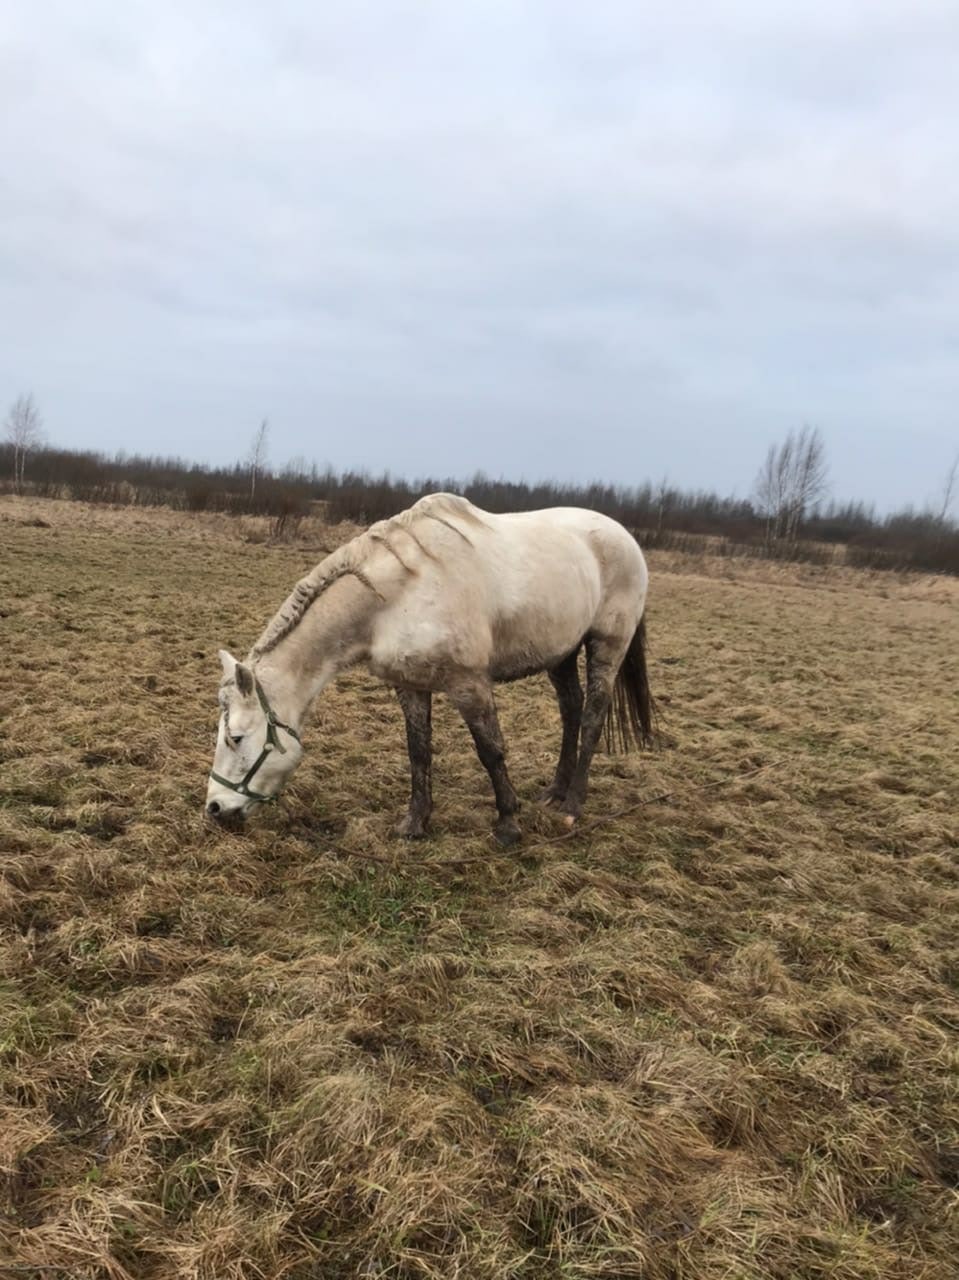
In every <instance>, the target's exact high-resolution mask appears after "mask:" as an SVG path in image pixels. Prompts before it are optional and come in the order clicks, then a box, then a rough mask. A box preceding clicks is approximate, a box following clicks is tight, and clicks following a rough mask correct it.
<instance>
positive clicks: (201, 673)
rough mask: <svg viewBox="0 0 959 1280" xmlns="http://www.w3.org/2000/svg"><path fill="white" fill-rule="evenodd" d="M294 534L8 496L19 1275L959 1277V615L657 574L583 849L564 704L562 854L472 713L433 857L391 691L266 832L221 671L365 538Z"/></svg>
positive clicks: (541, 745) (345, 732)
mask: <svg viewBox="0 0 959 1280" xmlns="http://www.w3.org/2000/svg"><path fill="white" fill-rule="evenodd" d="M264 536H265V530H264V529H263V528H262V527H260V526H259V525H258V524H257V522H255V521H245V522H243V521H239V522H238V521H231V520H228V519H225V518H216V517H200V516H197V517H187V516H182V515H176V514H174V513H171V512H166V511H156V512H144V511H129V510H127V511H111V510H104V511H99V510H96V509H92V508H87V507H84V506H82V505H80V504H68V503H59V502H38V501H34V502H31V501H28V500H17V499H14V498H9V497H7V498H3V499H0V548H2V551H0V635H2V637H3V657H4V665H3V676H2V679H0V717H2V719H0V724H2V731H0V734H2V736H0V873H2V874H0V1276H6V1275H8V1274H9V1275H11V1276H19V1277H24V1276H26V1277H30V1278H31V1280H34V1278H35V1280H50V1278H51V1277H61V1276H62V1277H66V1276H70V1277H81V1278H84V1277H112V1278H117V1277H137V1278H140V1277H142V1278H144V1280H166V1278H172V1277H197V1278H201V1277H202V1278H203V1280H234V1278H236V1280H239V1278H240V1277H243V1278H244V1280H246V1278H250V1280H252V1278H253V1277H264V1278H266V1277H278V1276H284V1277H288V1278H289V1280H308V1278H310V1280H334V1278H340V1277H348V1276H362V1277H383V1278H384V1280H385V1278H386V1277H397V1278H404V1280H405V1278H411V1277H436V1278H437V1280H439V1278H442V1280H451V1278H452V1280H455V1278H461V1280H471V1278H473V1277H477V1278H483V1280H504V1278H505V1277H513V1278H515V1280H546V1278H553V1277H557V1278H558V1277H565V1278H579V1277H609V1278H615V1277H648V1278H649V1280H720V1278H722V1280H759V1278H761V1277H776V1278H777V1280H806V1278H808V1280H812V1278H814V1277H815V1278H818V1277H834V1278H837V1280H864V1278H866V1277H869V1278H874V1280H880V1278H881V1280H898V1278H902V1280H920V1277H922V1278H927V1280H933V1278H934V1277H935V1278H937V1280H938V1278H939V1277H942V1278H943V1280H945V1277H947V1276H952V1275H954V1274H955V1271H954V1265H955V1258H956V1256H957V1254H959V1231H957V1226H959V1224H957V1221H956V1205H957V1199H956V1187H957V1181H959V1139H957V1133H956V1124H955V1122H956V1093H955V1090H956V1079H957V1073H956V1066H957V1036H956V1031H957V1022H959V1001H957V994H956V982H957V975H959V961H957V936H956V921H957V913H956V905H957V881H959V866H957V860H956V848H957V811H959V699H957V697H956V674H957V665H956V639H957V635H959V628H957V620H959V584H956V583H955V582H953V581H949V580H944V579H931V578H928V579H922V578H900V577H895V576H891V575H887V576H882V575H872V576H867V575H865V574H861V575H857V574H854V573H852V572H850V571H848V570H841V569H824V568H812V567H782V566H772V565H763V564H758V563H745V562H741V561H737V562H734V563H729V562H725V561H723V560H721V559H718V558H713V559H708V560H707V559H692V558H683V557H681V556H678V555H669V554H666V553H663V554H662V555H661V556H652V557H651V558H650V567H651V575H652V581H651V597H650V605H649V628H650V638H651V675H652V682H653V687H654V691H655V692H656V693H657V694H658V695H659V698H660V702H661V710H662V730H663V738H664V741H663V745H662V746H661V747H660V749H659V750H657V751H655V752H653V753H649V754H643V755H633V756H607V755H603V754H601V755H599V756H597V760H596V764H595V766H594V770H593V777H594V783H593V789H592V792H591V795H590V798H589V802H588V807H587V810H586V813H585V815H584V820H583V823H582V825H581V827H580V829H579V830H577V831H575V832H574V833H573V836H572V838H569V839H565V840H562V839H559V840H558V839H555V837H557V836H558V835H560V834H561V830H562V829H561V828H560V826H559V820H558V819H557V818H556V817H554V816H552V815H551V814H550V813H548V812H545V811H540V810H539V809H538V808H537V806H536V804H535V801H534V797H535V795H536V793H537V791H538V790H539V788H540V787H541V786H542V785H543V784H544V783H545V782H546V781H548V779H549V776H550V774H551V770H552V766H553V762H554V758H555V753H556V751H557V748H558V743H559V719H558V714H557V712H556V710H555V706H554V703H553V701H552V694H551V690H550V688H549V685H548V683H547V682H546V680H545V679H542V678H541V679H536V680H531V681H527V682H525V683H522V684H518V685H515V686H511V687H509V688H507V689H504V690H503V691H502V694H501V698H500V703H501V709H502V720H503V725H504V730H505V733H506V737H507V741H508V744H509V747H510V760H511V768H512V773H513V778H514V781H515V783H516V785H517V788H518V790H519V791H520V793H521V795H522V797H523V800H524V811H523V818H524V823H525V832H526V835H525V844H524V846H523V848H521V849H520V850H519V851H518V852H515V851H510V852H504V851H502V850H500V849H499V848H498V847H497V846H496V845H495V844H494V843H493V842H492V841H491V839H490V836H489V829H490V825H491V821H492V817H493V809H492V801H491V796H490V794H489V788H488V784H487V781H486V778H485V775H484V774H483V773H482V771H481V768H480V766H479V764H478V763H477V761H476V759H475V756H474V753H473V751H472V748H471V745H470V744H469V740H468V737H467V734H466V732H465V730H464V729H463V727H462V726H461V725H460V724H459V723H458V722H457V720H456V718H455V716H454V715H453V713H452V712H451V711H450V709H449V708H448V707H445V706H442V705H441V706H440V707H439V708H438V710H437V749H438V756H437V763H436V778H435V786H436V798H437V809H436V814H435V828H436V834H435V838H434V839H433V840H432V841H431V842H429V843H427V844H418V845H405V844H398V843H396V842H395V841H394V840H393V839H392V838H391V835H390V832H391V829H392V826H393V824H394V822H395V821H396V819H397V817H398V816H399V815H400V814H401V812H402V811H403V809H404V806H405V800H406V790H407V769H406V760H405V750H404V745H403V732H402V720H401V716H400V714H399V711H398V708H397V707H396V706H395V705H394V702H393V700H392V698H391V696H390V695H389V694H388V693H387V692H386V691H385V690H384V689H382V688H381V687H379V686H378V685H377V684H376V682H375V681H373V680H371V679H369V678H368V677H367V676H366V675H364V674H361V673H356V674H353V675H351V676H349V677H347V678H345V679H344V680H342V681H341V682H340V684H339V685H338V686H337V687H336V688H335V689H334V690H333V691H332V692H330V693H329V695H328V696H327V697H325V698H324V701H323V705H322V707H321V709H320V712H319V715H318V717H317V719H316V721H315V723H314V725H313V726H312V727H311V728H310V729H309V731H308V733H307V735H306V743H307V748H308V754H307V757H306V760H305V762H304V764H303V765H302V766H301V769H300V771H299V773H298V774H297V776H296V778H295V781H294V783H293V785H292V786H291V787H290V790H289V792H288V794H287V796H286V797H285V799H284V800H283V802H282V803H281V804H280V805H278V806H277V807H275V808H271V809H269V810H265V811H263V812H261V813H259V814H258V815H257V817H256V819H255V821H253V823H252V824H251V825H250V827H249V829H248V831H247V832H246V833H242V834H240V833H238V834H233V833H226V832H221V831H217V830H213V829H211V828H210V827H209V826H207V825H206V824H205V822H204V821H203V819H202V801H203V797H204V790H205V786H206V774H207V771H208V769H209V767H210V763H211V759H212V743H213V735H214V724H215V717H216V697H215V694H216V685H217V681H218V676H219V668H218V662H217V658H216V650H217V648H218V647H219V646H221V645H222V646H226V647H228V648H230V649H232V650H233V651H235V652H243V651H245V649H246V647H247V645H248V644H249V643H250V642H251V641H252V640H253V639H254V638H255V636H256V635H257V634H258V632H259V631H260V629H261V627H262V625H263V624H264V623H265V621H266V620H267V618H268V617H269V616H270V614H271V613H272V611H273V610H274V608H275V607H276V606H277V605H278V604H279V602H280V600H281V599H282V598H283V597H284V596H285V594H286V592H287V590H288V589H289V587H290V586H291V585H292V583H293V581H294V580H295V579H296V578H297V577H298V576H299V575H300V574H301V573H302V572H303V571H304V570H306V569H307V568H309V567H310V565H311V564H312V563H313V562H314V561H315V560H316V559H318V558H319V557H320V555H321V554H322V552H323V550H324V549H328V548H332V547H333V546H334V545H336V544H337V542H338V541H340V540H341V539H342V537H343V536H344V531H343V530H336V529H328V528H326V527H325V526H323V525H322V524H318V523H317V524H313V525H311V524H309V523H307V524H306V525H304V526H303V527H302V528H301V530H300V533H299V540H298V542H297V543H295V544H287V545H283V546H274V545H269V543H267V542H266V541H264ZM643 800H646V801H647V803H645V804H640V803H639V802H640V801H643ZM623 810H626V812H622V811H623ZM617 815H618V816H617ZM594 822H599V825H595V826H592V825H590V824H591V823H594Z"/></svg>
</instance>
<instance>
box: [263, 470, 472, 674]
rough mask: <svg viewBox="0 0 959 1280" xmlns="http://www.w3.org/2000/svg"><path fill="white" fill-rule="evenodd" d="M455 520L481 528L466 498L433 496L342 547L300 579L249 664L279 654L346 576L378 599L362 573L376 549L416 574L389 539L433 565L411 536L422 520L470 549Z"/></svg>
mask: <svg viewBox="0 0 959 1280" xmlns="http://www.w3.org/2000/svg"><path fill="white" fill-rule="evenodd" d="M451 516H457V517H459V519H460V520H465V521H466V522H467V523H472V524H474V525H477V524H482V523H483V521H482V520H481V519H480V517H479V513H478V512H477V509H476V508H475V507H474V506H473V505H472V503H470V502H468V501H467V500H466V498H461V497H460V496H459V495H458V494H454V493H432V494H429V495H428V496H427V497H425V498H421V499H420V500H419V502H416V503H414V505H413V506H412V507H410V508H408V510H406V511H401V512H400V513H399V515H395V516H392V517H391V518H390V519H389V520H380V521H378V522H377V523H376V524H374V525H371V526H370V528H369V529H367V530H366V531H365V532H364V533H360V534H358V535H357V536H356V537H355V538H352V539H351V540H350V541H349V542H346V543H344V544H343V546H342V547H339V548H338V549H337V550H336V551H334V552H332V553H331V554H330V555H328V556H327V557H326V559H325V560H321V561H320V563H319V564H318V565H317V566H316V568H314V569H311V570H310V572H309V573H308V574H307V575H306V577H305V578H301V579H300V581H299V582H298V583H297V584H296V586H295V587H294V588H293V590H292V591H291V593H290V594H289V596H287V598H286V600H284V602H283V604H282V605H281V606H280V609H279V611H278V612H277V613H276V614H274V616H273V617H272V618H271V620H270V621H269V623H268V624H267V627H266V630H265V631H264V632H263V634H262V635H261V636H260V638H259V640H257V642H256V644H255V645H254V646H253V648H252V649H251V650H250V653H249V661H256V659H257V658H262V657H263V656H264V654H267V653H269V652H270V651H271V650H272V649H275V648H276V646H277V645H278V644H279V643H280V641H281V640H283V639H284V638H285V637H286V636H288V635H289V634H290V632H291V631H293V630H295V629H296V627H297V626H299V624H300V622H301V621H302V620H303V618H304V616H305V615H306V612H307V610H308V609H309V608H310V606H311V605H312V604H313V603H314V602H315V601H316V600H317V599H319V597H320V596H321V595H322V594H323V593H324V592H325V591H327V590H329V588H330V587H331V586H332V585H333V583H334V582H337V581H338V580H339V579H340V578H344V577H347V576H352V577H354V578H358V579H359V581H360V582H362V583H363V585H364V586H366V587H368V588H369V589H370V590H371V591H373V592H374V593H375V594H377V595H379V592H378V591H377V590H376V587H375V586H374V585H373V583H372V582H371V581H370V580H369V578H368V577H367V576H366V574H365V573H364V566H365V564H366V563H367V561H368V560H369V558H370V556H371V555H372V553H373V551H374V550H375V549H376V548H377V547H384V548H385V549H386V550H387V551H389V552H391V553H392V555H393V556H395V558H396V559H397V560H398V561H399V563H400V564H401V565H402V566H403V568H404V569H405V570H406V572H407V573H414V572H415V570H414V569H411V568H410V566H409V565H408V564H407V563H406V561H405V560H404V559H403V557H402V556H401V555H400V553H399V551H398V550H397V548H396V547H395V546H394V545H393V542H392V540H391V539H392V536H393V535H394V534H396V533H400V532H402V533H405V534H406V535H407V536H408V537H409V538H411V539H412V541H413V542H414V543H415V544H416V546H417V547H418V548H419V550H420V551H421V552H422V553H423V554H424V555H426V556H428V557H429V558H430V559H434V558H435V557H434V556H433V554H432V552H430V551H428V550H427V548H426V547H424V546H423V543H422V542H421V541H420V540H419V538H418V537H417V536H416V534H415V532H414V531H413V528H412V526H413V524H414V523H415V522H416V521H417V520H418V519H430V520H436V521H438V522H439V523H440V524H443V525H445V526H446V527H447V528H448V529H452V530H453V532H454V533H457V534H459V536H460V537H461V538H462V539H463V540H464V541H465V542H466V543H470V539H469V537H468V536H467V534H466V533H464V531H463V530H462V529H460V528H458V527H457V525H455V524H453V523H452V522H451V520H450V517H451ZM470 545H471V544H470Z"/></svg>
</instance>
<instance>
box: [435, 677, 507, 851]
mask: <svg viewBox="0 0 959 1280" xmlns="http://www.w3.org/2000/svg"><path fill="white" fill-rule="evenodd" d="M450 697H451V699H452V701H453V704H454V706H455V707H456V709H457V710H458V711H459V713H460V715H461V716H462V717H463V719H464V720H465V721H466V727H467V728H468V729H469V731H470V733H471V734H472V736H473V741H474V743H475V744H476V753H477V755H478V756H479V758H480V760H482V762H483V765H484V767H485V769H486V772H487V773H488V774H489V776H490V781H491V782H492V784H493V791H494V792H495V793H496V809H497V812H498V813H499V817H498V819H497V820H496V824H495V825H494V827H493V833H494V834H495V836H496V839H497V840H498V841H499V842H500V844H502V845H506V846H509V845H512V844H516V842H517V841H518V840H519V838H520V829H519V824H518V823H517V821H516V818H515V816H514V815H515V814H516V813H517V811H518V810H519V800H518V799H517V796H516V792H515V791H514V790H513V784H512V783H511V782H510V780H509V774H508V773H507V772H506V755H505V748H504V746H503V735H502V734H501V733H500V727H499V719H498V718H497V715H496V704H495V702H494V701H493V691H492V689H491V688H490V687H489V685H488V684H475V685H471V686H470V687H469V688H467V689H457V690H456V691H453V692H451V693H450Z"/></svg>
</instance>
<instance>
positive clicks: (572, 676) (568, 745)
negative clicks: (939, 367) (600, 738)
mask: <svg viewBox="0 0 959 1280" xmlns="http://www.w3.org/2000/svg"><path fill="white" fill-rule="evenodd" d="M578 657H579V650H577V651H576V652H575V653H571V654H570V655H569V657H568V658H564V659H563V661H562V662H561V663H560V664H559V666H557V667H554V668H553V670H552V671H549V672H547V674H548V676H549V678H550V680H551V681H552V683H553V688H554V689H555V690H556V699H557V701H558V702H559V712H560V715H561V716H562V717H563V744H562V746H561V747H560V749H559V762H558V763H557V765H556V775H555V777H554V778H553V781H552V783H551V784H550V785H549V786H548V787H547V788H546V790H545V791H544V792H543V793H542V795H541V796H540V799H541V800H544V801H545V802H546V803H547V804H562V802H563V801H564V800H565V799H566V792H567V791H568V790H569V784H570V782H571V781H572V778H573V771H574V770H575V768H576V751H577V747H578V746H579V728H580V724H581V723H582V719H583V687H582V685H581V684H580V682H579V666H578V663H577V658H578Z"/></svg>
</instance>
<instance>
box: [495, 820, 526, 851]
mask: <svg viewBox="0 0 959 1280" xmlns="http://www.w3.org/2000/svg"><path fill="white" fill-rule="evenodd" d="M493 835H494V836H495V837H496V842H497V844H500V845H502V847H503V848H504V849H510V848H512V846H513V845H514V844H519V842H520V840H521V839H522V832H521V831H520V829H519V823H518V822H516V821H515V820H514V819H513V818H500V820H499V822H497V824H496V826H495V827H494V828H493Z"/></svg>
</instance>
